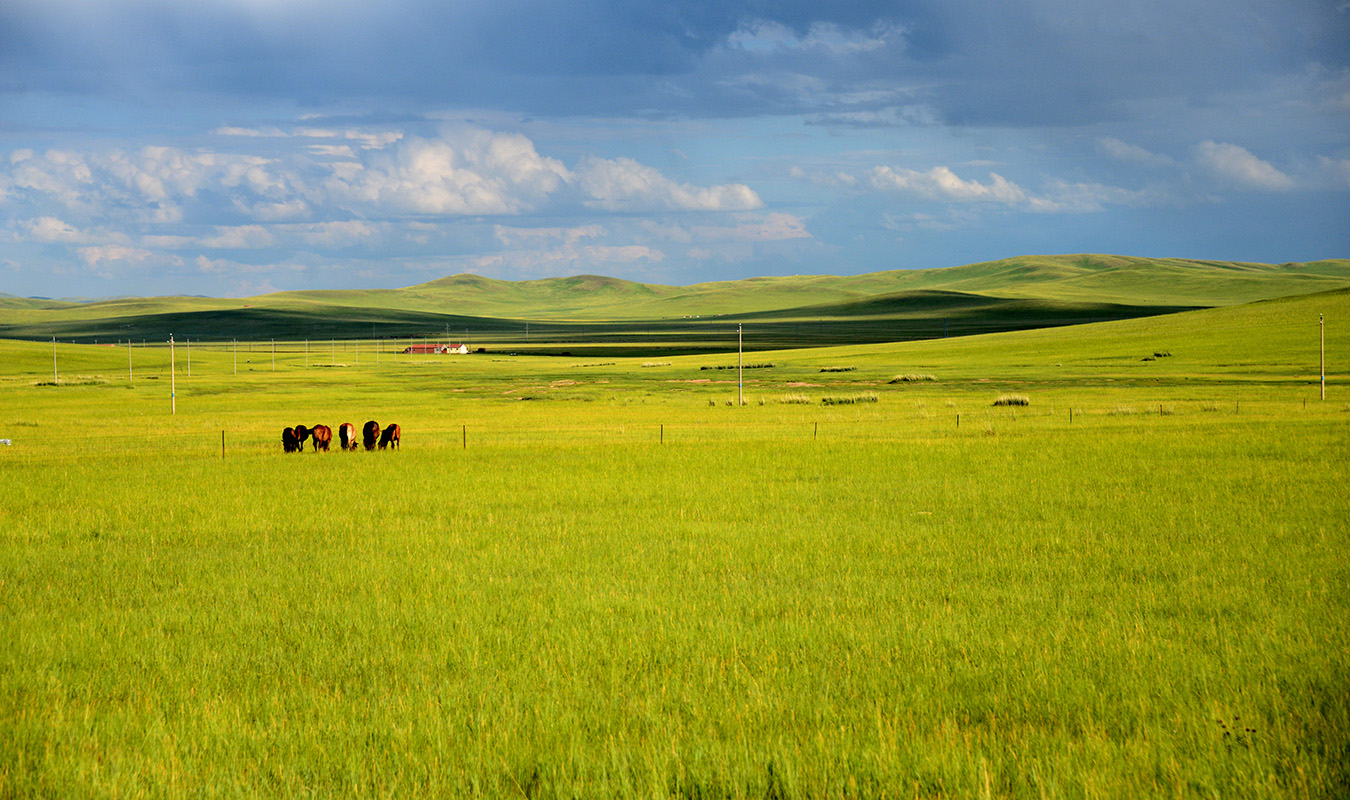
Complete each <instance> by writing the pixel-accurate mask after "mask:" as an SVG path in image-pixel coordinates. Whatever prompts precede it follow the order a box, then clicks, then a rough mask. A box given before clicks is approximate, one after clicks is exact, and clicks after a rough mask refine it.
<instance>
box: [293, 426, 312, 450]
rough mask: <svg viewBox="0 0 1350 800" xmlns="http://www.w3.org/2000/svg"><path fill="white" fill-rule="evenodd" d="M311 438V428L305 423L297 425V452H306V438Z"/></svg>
mask: <svg viewBox="0 0 1350 800" xmlns="http://www.w3.org/2000/svg"><path fill="white" fill-rule="evenodd" d="M308 438H309V428H306V427H305V426H304V425H296V426H295V449H296V452H300V453H303V452H305V440H306V439H308Z"/></svg>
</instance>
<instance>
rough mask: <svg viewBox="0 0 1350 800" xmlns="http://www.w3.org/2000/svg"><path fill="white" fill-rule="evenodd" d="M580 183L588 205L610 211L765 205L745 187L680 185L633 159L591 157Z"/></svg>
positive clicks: (579, 176)
mask: <svg viewBox="0 0 1350 800" xmlns="http://www.w3.org/2000/svg"><path fill="white" fill-rule="evenodd" d="M576 180H577V183H578V185H579V186H580V187H581V189H582V191H583V192H584V193H585V195H586V198H587V199H586V204H587V205H589V206H592V207H594V208H602V209H605V210H608V211H633V210H674V211H748V210H751V209H756V208H760V207H762V206H763V205H764V203H763V201H762V200H760V199H759V195H757V194H755V191H754V190H753V189H751V188H750V187H749V186H746V185H745V184H741V183H729V184H725V185H722V186H708V187H698V186H691V185H689V184H687V183H677V182H675V181H673V180H671V179H670V178H668V177H666V176H665V175H662V174H661V172H660V171H658V170H656V169H654V168H652V167H648V166H645V165H643V164H639V163H638V162H637V161H634V160H633V159H631V158H616V159H607V158H588V159H586V160H585V161H583V162H582V164H581V165H580V166H579V167H578V168H577V176H576Z"/></svg>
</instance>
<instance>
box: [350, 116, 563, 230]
mask: <svg viewBox="0 0 1350 800" xmlns="http://www.w3.org/2000/svg"><path fill="white" fill-rule="evenodd" d="M569 177H570V175H569V173H568V171H567V168H566V167H564V166H563V165H562V162H560V161H557V160H556V159H552V158H545V157H543V156H540V155H539V153H538V152H536V151H535V149H534V143H533V142H531V141H530V140H529V139H527V138H526V137H524V136H522V135H520V134H497V133H491V132H489V131H468V132H464V133H462V134H461V135H460V136H459V137H458V139H457V140H456V141H451V140H450V139H413V140H410V141H408V142H406V143H405V144H404V145H403V146H402V147H400V148H398V149H397V150H396V151H395V152H394V153H393V154H392V155H391V156H389V157H381V158H380V159H379V160H377V161H376V162H375V163H373V164H372V165H369V166H363V167H362V168H360V169H351V168H350V167H349V168H348V169H347V171H346V172H345V173H342V174H337V173H335V174H334V176H333V177H332V178H331V179H330V180H329V181H328V183H327V188H328V189H329V190H330V191H332V192H333V193H334V194H335V195H337V196H338V198H339V199H341V200H343V201H345V202H346V203H348V204H351V203H356V204H363V205H365V204H368V205H373V206H375V207H382V208H389V209H393V210H396V211H400V212H405V213H414V214H438V215H452V214H453V215H465V214H468V215H478V214H519V213H521V212H523V211H527V210H530V209H532V208H535V207H536V206H538V205H539V204H541V203H542V202H543V201H544V200H546V199H547V198H548V197H549V195H551V194H552V193H554V192H556V191H557V190H558V188H559V187H560V186H561V185H562V184H563V182H564V181H565V180H567V179H568V178H569Z"/></svg>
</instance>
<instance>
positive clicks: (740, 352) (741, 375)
mask: <svg viewBox="0 0 1350 800" xmlns="http://www.w3.org/2000/svg"><path fill="white" fill-rule="evenodd" d="M742 344H743V340H742V338H741V323H739V322H738V323H736V402H737V405H742V406H743V405H745V354H744V347H743V346H742Z"/></svg>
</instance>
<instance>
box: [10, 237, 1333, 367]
mask: <svg viewBox="0 0 1350 800" xmlns="http://www.w3.org/2000/svg"><path fill="white" fill-rule="evenodd" d="M1348 286H1350V259H1332V260H1327V261H1318V262H1313V263H1308V264H1301V263H1295V264H1279V265H1274V264H1243V263H1235V262H1213V261H1191V260H1185V259H1162V258H1129V257H1123V256H1110V255H1091V254H1088V255H1067V256H1022V257H1018V258H1009V259H1003V260H1001V261H992V262H988V263H983V264H969V265H966V266H959V267H947V268H943V269H927V270H896V271H890V272H875V273H870V274H866V275H855V276H835V275H798V276H788V277H767V278H753V279H749V280H739V281H723V282H718V283H706V284H698V285H694V286H662V285H655V284H640V283H633V282H631V281H622V280H617V279H614V278H603V277H598V276H594V275H583V276H576V277H568V278H547V279H543V280H535V281H514V282H513V281H501V280H493V279H490V278H484V277H482V276H478V275H456V276H453V277H449V278H442V279H440V280H435V281H431V282H429V283H425V284H420V285H417V286H410V287H406V288H403V289H392V290H361V291H312V292H282V293H277V294H271V295H265V296H262V297H253V298H242V299H234V300H222V299H215V298H200V297H166V298H131V299H116V300H104V301H99V302H87V303H72V302H59V301H46V300H32V299H25V298H13V297H7V296H0V338H12V339H30V340H47V341H50V340H51V339H52V338H56V339H58V340H59V341H63V342H79V343H84V344H88V343H102V344H106V343H110V342H126V341H133V342H141V341H145V342H164V341H167V340H168V338H169V335H170V334H174V335H175V336H176V337H177V339H178V341H184V340H195V341H230V340H239V341H241V342H244V343H246V344H252V345H259V344H263V343H270V340H272V339H277V340H282V341H288V342H303V341H305V340H309V341H312V342H322V341H329V340H334V339H342V340H346V339H383V340H386V343H387V344H392V342H391V341H389V340H393V339H396V338H399V339H407V338H410V337H411V338H421V337H433V338H435V339H437V340H445V339H449V340H451V341H454V342H459V341H465V342H469V343H472V344H473V346H474V347H478V346H480V345H482V344H483V343H486V342H490V343H493V344H495V345H496V346H498V347H500V348H505V349H506V350H507V351H516V352H520V351H522V350H528V351H531V352H536V353H544V354H549V355H562V354H571V355H583V354H584V355H622V356H647V357H653V358H654V357H662V356H668V355H681V354H685V355H688V354H699V353H716V352H726V351H728V350H733V349H735V347H736V326H737V325H752V326H754V328H755V329H756V335H755V337H754V338H753V339H752V340H751V341H750V342H749V343H748V345H747V346H748V347H749V348H751V349H754V350H778V349H782V348H787V347H822V346H826V347H828V346H839V345H848V344H864V343H890V342H899V341H915V340H925V339H939V338H945V337H948V336H951V337H956V336H968V335H973V334H984V333H995V332H1001V331H1023V330H1031V329H1039V328H1046V327H1057V326H1065V325H1080V324H1084V323H1090V322H1101V321H1105V320H1121V319H1135V318H1140V317H1148V316H1156V315H1161V314H1172V313H1175V312H1177V311H1183V310H1187V309H1191V308H1202V307H1205V308H1208V307H1220V306H1231V305H1236V304H1241V303H1249V302H1254V301H1258V300H1265V299H1272V298H1278V297H1285V296H1289V295H1296V294H1310V293H1316V292H1321V291H1329V290H1334V289H1340V288H1346V287H1348Z"/></svg>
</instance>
